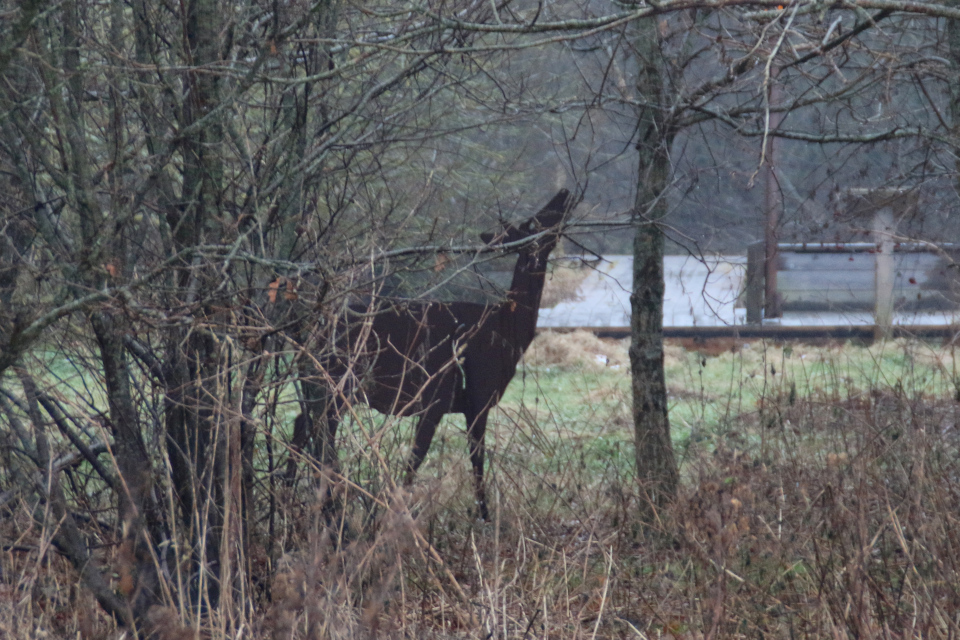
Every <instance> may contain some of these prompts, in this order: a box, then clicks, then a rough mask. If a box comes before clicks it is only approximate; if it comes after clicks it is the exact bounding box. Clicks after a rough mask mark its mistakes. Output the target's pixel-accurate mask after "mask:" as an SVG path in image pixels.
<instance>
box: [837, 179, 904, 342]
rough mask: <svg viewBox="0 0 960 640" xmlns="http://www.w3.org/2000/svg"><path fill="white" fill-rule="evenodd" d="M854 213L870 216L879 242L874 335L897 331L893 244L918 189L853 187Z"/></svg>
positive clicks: (877, 245) (864, 216) (875, 275)
mask: <svg viewBox="0 0 960 640" xmlns="http://www.w3.org/2000/svg"><path fill="white" fill-rule="evenodd" d="M849 194H850V205H851V213H852V214H853V215H854V216H860V217H861V219H863V218H867V217H869V218H870V219H871V228H872V231H873V233H872V235H873V242H874V244H876V247H877V248H876V253H875V254H874V255H875V257H876V263H875V266H874V298H873V300H874V302H873V305H874V306H873V318H874V339H880V338H888V337H890V335H892V332H893V284H894V280H895V279H896V267H895V263H894V255H893V248H894V245H895V244H896V243H895V242H894V234H895V232H896V226H897V225H896V220H897V218H901V217H903V216H904V215H905V214H906V213H907V212H908V211H909V210H910V209H911V208H913V207H914V206H916V203H917V192H916V191H914V190H910V189H890V188H881V189H850V190H849Z"/></svg>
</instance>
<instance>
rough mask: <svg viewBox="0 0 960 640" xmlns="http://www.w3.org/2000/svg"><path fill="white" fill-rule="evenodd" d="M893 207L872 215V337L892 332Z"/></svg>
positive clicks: (883, 208) (888, 334) (886, 335)
mask: <svg viewBox="0 0 960 640" xmlns="http://www.w3.org/2000/svg"><path fill="white" fill-rule="evenodd" d="M893 231H894V222H893V207H891V206H889V205H888V206H884V207H881V208H879V209H877V211H876V213H875V214H874V215H873V241H874V242H875V243H876V245H877V252H876V254H875V255H876V266H875V271H874V296H875V297H874V312H873V317H874V325H875V328H874V336H873V337H874V339H875V340H879V339H881V338H889V337H890V336H891V335H892V333H893V281H894V261H893V244H894V243H893Z"/></svg>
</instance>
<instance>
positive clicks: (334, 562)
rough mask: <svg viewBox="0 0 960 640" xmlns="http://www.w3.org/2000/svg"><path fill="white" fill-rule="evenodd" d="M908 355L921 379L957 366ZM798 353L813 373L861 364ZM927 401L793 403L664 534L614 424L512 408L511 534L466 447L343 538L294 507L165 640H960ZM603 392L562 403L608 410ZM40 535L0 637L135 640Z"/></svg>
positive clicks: (13, 557)
mask: <svg viewBox="0 0 960 640" xmlns="http://www.w3.org/2000/svg"><path fill="white" fill-rule="evenodd" d="M897 346H898V348H902V349H903V352H904V354H906V355H904V358H906V359H907V360H908V361H910V362H918V361H921V360H924V359H926V360H929V361H930V362H934V363H935V364H936V366H943V367H945V368H949V367H950V366H951V365H952V356H947V355H937V354H936V353H934V352H933V351H932V350H931V349H930V348H928V347H923V346H917V345H913V344H908V343H904V344H901V345H897ZM787 348H788V349H790V348H791V347H789V346H788V347H787ZM792 348H793V349H796V350H797V353H799V352H800V351H804V354H805V355H807V356H808V357H809V359H814V358H815V357H825V356H826V354H829V353H837V352H838V351H842V349H843V348H842V347H840V346H837V345H827V346H824V347H809V348H808V347H801V346H795V347H792ZM625 349H626V344H625V343H624V342H622V341H621V342H615V341H606V340H598V339H596V338H595V337H593V336H592V335H589V334H548V335H545V336H542V337H541V338H538V340H537V343H536V345H535V346H534V347H533V348H532V349H531V352H530V353H528V358H527V362H528V364H531V365H535V367H534V368H536V367H557V368H564V367H565V368H567V369H570V370H575V371H594V370H596V371H599V370H600V369H603V370H605V371H608V372H609V365H607V364H601V363H600V362H599V360H598V359H597V358H596V356H598V355H602V356H604V357H605V358H608V359H609V361H610V362H611V363H618V364H623V365H625V364H626V352H625ZM671 349H672V350H673V351H672V352H671V353H672V355H671V356H670V357H673V358H675V359H677V360H678V361H680V360H683V359H685V358H687V357H688V356H687V355H685V353H686V352H685V351H683V348H682V347H681V346H678V345H674V346H672V347H671ZM783 349H784V347H783V346H778V347H775V348H773V349H772V351H771V352H768V353H766V354H765V355H763V354H760V353H759V352H760V349H759V348H758V347H757V346H756V345H754V346H752V347H751V348H750V349H745V350H742V351H741V352H740V356H739V357H742V358H743V359H744V362H745V367H744V368H745V369H750V367H752V366H753V365H752V364H751V363H752V362H753V360H754V359H756V360H757V361H758V362H766V363H769V362H781V361H783V360H784V359H786V360H789V359H790V357H792V356H789V354H788V355H785V354H784V352H783ZM869 353H870V352H869V351H867V355H869ZM910 354H913V355H910ZM761 355H763V357H761ZM698 357H702V356H698ZM717 357H718V358H729V357H731V355H730V354H729V353H728V352H727V351H724V354H723V355H720V356H717ZM877 357H878V358H879V357H880V356H877ZM778 358H779V360H778ZM797 358H799V356H797ZM948 360H949V361H948ZM706 366H707V368H708V369H709V368H710V367H713V366H714V365H713V364H708V365H706ZM910 379H911V378H909V377H906V376H902V377H900V378H899V379H898V380H899V384H892V385H889V384H885V383H883V382H882V381H880V380H878V381H876V382H875V384H873V385H871V386H869V388H858V389H854V388H853V387H850V386H848V387H846V388H833V387H831V388H826V387H824V388H823V389H819V390H818V389H816V388H814V389H812V390H810V391H809V392H808V393H805V394H801V395H797V394H791V393H789V392H788V391H787V390H786V389H785V387H784V386H783V385H781V386H771V387H770V389H769V392H768V393H767V395H765V396H763V397H762V402H760V403H759V404H758V406H757V408H756V409H751V410H750V411H746V412H744V413H743V414H741V415H739V416H737V417H736V420H735V422H734V428H728V429H726V430H724V431H723V433H722V434H720V435H718V436H717V437H715V438H713V439H711V440H709V441H703V442H691V443H689V444H688V446H687V447H686V449H685V452H684V463H683V464H684V477H685V482H684V486H683V487H682V491H681V495H680V496H679V497H678V500H677V502H676V504H675V505H673V507H671V508H669V509H666V510H664V511H663V512H662V513H661V514H660V516H661V518H662V520H661V522H660V523H659V524H658V525H657V526H654V527H651V526H644V525H642V524H641V523H640V522H638V521H637V519H636V515H635V514H636V513H637V509H636V502H635V495H634V493H635V492H634V489H633V480H632V478H631V477H630V476H629V473H628V472H624V471H623V470H622V469H620V468H618V467H616V465H613V464H611V465H609V466H607V467H602V468H598V466H597V465H596V464H591V463H590V462H589V461H588V460H587V461H585V458H584V451H585V447H587V446H592V445H594V444H595V443H596V440H597V438H598V435H597V434H600V433H605V432H606V431H605V429H607V427H606V426H605V425H604V424H598V421H599V422H602V421H603V420H605V419H606V418H603V417H599V418H598V417H597V416H603V415H605V414H602V413H597V414H590V415H591V416H592V417H589V418H587V419H586V422H585V423H584V424H585V425H591V426H590V427H589V428H588V427H586V426H584V427H582V428H581V431H580V432H579V433H573V432H574V431H576V429H575V428H574V426H573V425H574V424H575V423H573V422H565V421H564V419H563V418H560V417H558V414H557V411H556V410H555V408H554V407H553V405H549V406H548V407H546V408H543V407H540V408H538V407H534V406H525V405H517V406H513V405H511V406H510V407H508V408H505V410H504V412H503V416H505V418H501V419H509V420H511V421H514V422H515V424H512V426H511V427H510V429H511V431H509V433H508V434H507V433H506V431H505V430H504V428H502V427H501V430H504V434H506V435H510V437H512V438H514V439H513V440H511V441H509V443H508V444H504V445H502V446H501V447H499V448H498V447H497V446H494V447H493V448H494V449H495V450H497V451H503V453H502V454H498V455H496V456H495V457H494V460H493V461H492V470H493V473H492V477H491V484H492V487H491V491H492V493H493V495H494V496H495V497H494V499H493V504H492V505H491V506H492V509H493V513H494V521H493V522H491V523H487V524H481V523H478V522H476V521H474V520H473V519H471V518H469V517H465V514H466V513H467V512H468V511H469V509H470V507H471V505H470V495H471V490H470V479H469V472H468V471H467V467H466V465H465V464H464V463H463V460H462V459H460V458H462V452H459V451H458V452H457V453H456V456H452V455H448V454H447V453H446V451H445V449H446V448H445V447H441V450H440V451H434V452H431V455H434V454H436V455H437V456H438V458H436V459H435V460H434V462H435V463H436V464H435V466H438V467H442V471H443V472H442V473H440V474H439V475H438V476H437V477H431V476H430V473H424V474H422V477H421V479H420V480H419V481H418V482H417V483H416V485H415V486H414V488H413V490H411V491H406V490H403V489H397V488H390V482H389V481H386V480H383V481H382V482H380V483H379V484H376V483H373V484H371V483H365V484H364V486H363V487H356V486H348V487H347V490H346V493H345V494H344V498H343V499H344V502H345V504H346V507H345V510H344V512H343V513H344V518H345V520H344V522H343V523H342V524H344V526H343V527H342V528H336V526H335V525H336V524H337V523H334V522H331V521H329V519H328V518H327V517H326V516H324V515H323V514H322V513H321V512H319V511H318V510H317V509H315V508H314V507H312V506H311V504H315V501H313V502H311V501H310V500H309V498H310V496H309V495H308V494H306V493H304V492H302V491H301V492H299V493H296V492H291V493H289V494H286V495H285V496H281V497H282V498H283V500H285V501H286V503H285V505H286V506H284V507H283V508H284V509H285V510H287V511H286V512H287V513H288V514H290V515H289V517H290V521H289V523H288V526H287V529H286V533H285V534H284V535H285V547H286V549H287V550H286V552H285V553H283V554H282V555H279V556H278V557H275V558H262V559H259V560H257V561H255V562H254V564H255V565H257V567H258V569H257V570H256V572H257V575H258V578H257V581H256V584H252V585H250V586H249V591H247V592H246V593H248V594H249V595H248V596H247V597H246V598H245V599H242V598H240V597H239V596H235V597H232V598H227V600H226V602H225V603H224V605H223V606H222V607H221V608H220V609H219V610H216V611H214V612H203V611H197V610H191V609H190V608H189V607H188V606H186V605H184V603H183V602H180V601H176V600H174V601H171V602H170V603H169V608H164V609H158V610H156V611H154V612H153V618H152V619H153V620H154V621H155V623H156V627H155V629H154V631H155V637H156V638H160V639H162V640H182V639H186V638H193V637H196V636H195V631H199V632H200V634H199V637H204V638H216V639H217V640H220V639H224V640H226V638H255V639H260V638H264V639H266V638H270V639H277V640H279V639H281V638H283V639H287V638H310V639H313V638H318V639H319V638H330V639H340V638H344V639H353V638H358V639H359V638H418V639H419V638H437V639H444V640H445V639H459V638H483V639H487V638H490V639H492V638H504V639H506V638H517V639H524V640H526V639H530V640H533V639H545V640H548V639H552V640H559V639H571V640H572V639H584V640H587V639H589V640H592V639H594V638H597V639H601V638H611V639H612V638H618V639H619V638H638V639H642V638H674V639H678V640H679V639H698V640H699V639H704V640H706V639H711V640H712V639H715V638H783V639H790V640H794V639H796V638H810V639H813V638H824V637H830V638H851V639H853V638H857V639H867V638H884V639H887V638H891V639H905V638H956V637H960V636H958V634H960V614H958V612H960V575H958V571H960V515H958V514H960V431H958V429H960V406H958V404H957V402H956V401H954V400H953V399H952V397H950V395H949V394H945V395H937V394H933V393H931V391H930V389H927V388H923V387H920V388H918V387H910V386H909V385H907V386H905V385H904V383H903V381H904V380H910ZM601 391H602V390H598V389H584V390H583V396H582V397H583V398H587V400H586V401H583V400H581V399H579V398H573V397H565V398H562V399H560V400H559V401H558V400H557V399H556V398H553V400H552V401H553V402H554V403H556V404H558V405H562V404H563V403H566V402H583V403H584V404H585V405H596V404H601V403H606V402H608V401H609V398H608V397H607V396H606V395H602V394H601ZM597 394H601V395H602V397H601V395H597ZM545 402H546V401H545ZM590 429H594V430H593V431H591V430H590ZM554 431H555V432H556V433H560V432H561V431H563V434H564V436H563V437H562V438H559V439H558V438H556V437H554V436H553V435H552V434H553V433H554ZM614 433H622V431H621V432H616V431H614ZM504 434H501V435H496V438H502V437H506V436H505V435H504ZM438 438H439V436H438ZM624 446H625V447H627V446H628V443H624ZM452 449H453V447H451V450H452ZM356 455H358V456H361V455H369V456H373V454H371V453H369V452H362V451H361V452H358V453H357V454H356ZM629 455H632V454H629ZM629 455H628V457H629ZM437 460H439V462H438V461H437ZM374 486H381V487H383V489H382V490H376V494H375V495H371V494H369V493H367V491H369V490H371V489H372V488H373V487H374ZM27 506H28V505H23V507H24V508H26V507H27ZM29 522H30V520H29V518H23V517H21V518H20V519H19V520H16V521H15V522H14V521H10V520H7V521H6V524H5V525H4V526H5V528H4V530H3V537H4V543H5V545H7V546H6V547H5V549H4V555H3V560H2V563H0V570H2V576H0V637H3V638H8V637H9V638H14V639H18V640H19V639H20V638H23V639H26V638H40V637H47V638H67V637H70V638H119V637H121V632H119V631H117V630H116V628H115V627H114V626H113V623H112V621H110V620H108V619H107V618H106V617H105V616H103V615H102V614H101V613H99V611H98V610H97V608H96V607H95V606H94V604H93V602H92V600H91V598H90V597H89V595H87V594H85V593H84V592H83V590H82V589H80V588H79V587H78V586H77V584H78V579H77V576H76V575H75V574H74V573H73V572H72V571H71V570H70V569H69V568H68V567H67V565H66V563H65V562H63V561H62V560H61V559H60V558H59V557H58V556H57V554H56V553H55V551H54V550H53V549H51V548H50V547H49V546H46V545H45V543H44V541H45V540H49V532H44V531H40V530H36V529H35V528H31V527H30V526H29V524H28V523H29ZM15 524H16V526H15ZM332 527H333V528H332ZM262 533H263V532H261V535H262ZM110 549H111V548H110V547H109V546H108V547H107V548H106V549H105V553H106V554H107V555H106V556H105V557H106V558H107V559H108V560H109V554H110V553H113V552H112V551H111V550H110Z"/></svg>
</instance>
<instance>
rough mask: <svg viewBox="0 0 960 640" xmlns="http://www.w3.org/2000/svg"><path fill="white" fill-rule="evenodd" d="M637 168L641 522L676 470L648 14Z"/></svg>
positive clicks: (635, 342)
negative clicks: (665, 334)
mask: <svg viewBox="0 0 960 640" xmlns="http://www.w3.org/2000/svg"><path fill="white" fill-rule="evenodd" d="M634 43H635V47H636V48H635V51H636V56H637V66H638V71H637V94H638V99H639V102H640V104H641V105H642V106H641V107H640V109H639V113H638V119H639V126H638V128H637V130H638V133H639V136H640V138H639V141H638V143H637V151H638V152H639V174H638V180H637V199H636V204H635V208H634V225H635V232H636V235H635V237H634V243H633V293H632V295H631V296H630V308H631V312H632V319H631V324H630V333H631V337H632V343H631V345H630V371H631V375H632V379H633V423H634V434H635V440H636V455H637V475H638V477H639V481H640V490H641V491H640V493H641V500H642V503H641V512H642V514H643V517H644V519H645V520H647V521H648V522H653V521H654V520H655V519H656V509H657V508H659V507H662V506H663V505H665V504H667V503H669V502H670V501H671V500H672V499H673V497H674V496H675V495H676V492H677V484H678V482H679V473H678V471H677V463H676V459H675V457H674V453H673V445H672V444H671V442H670V423H669V420H668V419H667V387H666V381H665V378H664V372H663V292H664V279H663V249H664V235H663V228H662V227H661V225H660V222H661V220H662V219H663V217H664V216H665V215H666V213H667V206H666V201H665V200H664V198H663V196H664V191H665V190H666V187H667V181H668V177H669V172H670V157H669V148H670V141H671V140H672V137H673V136H672V133H671V132H670V131H668V129H667V128H666V123H665V117H664V116H665V105H664V102H665V100H664V59H663V54H662V51H661V47H660V37H659V31H658V29H657V19H656V18H644V19H640V20H638V21H637V24H636V34H635V38H634Z"/></svg>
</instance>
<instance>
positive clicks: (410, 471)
mask: <svg viewBox="0 0 960 640" xmlns="http://www.w3.org/2000/svg"><path fill="white" fill-rule="evenodd" d="M444 413H446V412H445V411H444V410H443V408H442V406H440V405H439V403H434V404H432V405H431V406H430V407H429V408H427V410H426V411H424V412H423V413H422V414H421V415H420V421H419V422H417V433H416V437H415V439H414V441H413V451H412V452H411V453H410V461H409V462H408V463H407V475H406V477H405V478H404V480H403V483H404V484H406V485H409V484H410V483H411V482H413V478H414V476H415V475H416V474H417V469H419V468H420V465H421V464H423V459H424V458H426V457H427V451H429V450H430V443H432V442H433V435H434V434H435V433H436V432H437V425H438V424H440V419H441V418H442V417H443V414H444Z"/></svg>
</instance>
